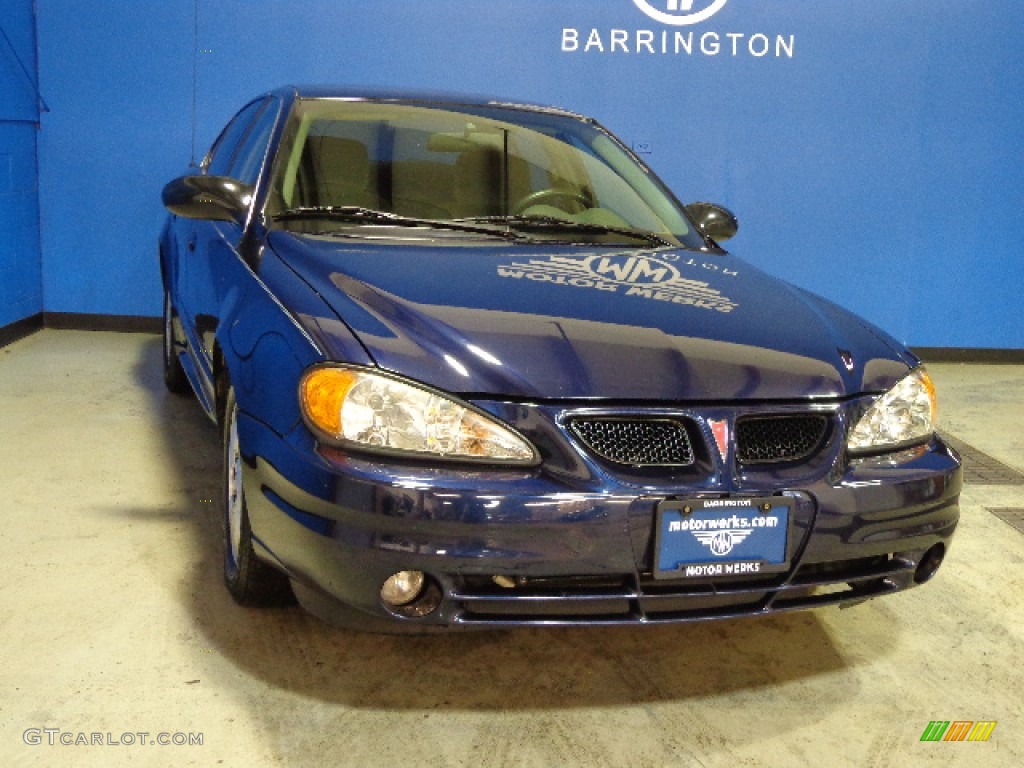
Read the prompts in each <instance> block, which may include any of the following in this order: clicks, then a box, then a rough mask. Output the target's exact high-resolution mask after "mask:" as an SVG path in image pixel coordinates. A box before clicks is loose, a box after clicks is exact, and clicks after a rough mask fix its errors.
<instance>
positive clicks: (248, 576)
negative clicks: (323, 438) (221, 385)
mask: <svg viewBox="0 0 1024 768" xmlns="http://www.w3.org/2000/svg"><path fill="white" fill-rule="evenodd" d="M223 437H224V470H223V473H222V474H223V477H222V482H221V494H220V500H221V504H220V506H221V511H222V512H223V533H224V584H225V585H226V586H227V588H228V592H230V593H231V596H232V597H233V598H234V599H235V602H236V603H238V604H239V605H247V606H269V605H287V604H289V603H292V602H294V599H295V598H294V596H293V595H292V590H291V584H290V583H289V581H288V578H287V577H286V576H285V575H284V574H283V573H281V572H280V571H278V570H276V569H275V568H273V567H272V566H270V565H268V564H267V563H265V562H263V561H262V560H260V559H259V558H258V557H257V556H256V553H255V551H254V550H253V545H252V528H251V527H250V525H249V511H248V508H247V505H246V503H245V490H244V488H243V485H242V473H243V472H244V470H245V465H244V462H243V461H242V452H241V450H240V448H239V444H238V405H237V404H236V403H235V392H234V390H233V389H229V390H228V394H227V402H226V404H225V407H224V433H223Z"/></svg>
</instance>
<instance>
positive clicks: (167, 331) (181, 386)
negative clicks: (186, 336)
mask: <svg viewBox="0 0 1024 768" xmlns="http://www.w3.org/2000/svg"><path fill="white" fill-rule="evenodd" d="M163 336H164V384H165V385H166V386H167V389H168V391H170V392H173V393H174V394H176V395H184V394H187V393H189V392H191V391H192V386H191V385H190V384H189V381H188V376H186V375H185V369H184V368H182V367H181V360H180V359H179V358H178V349H179V348H181V347H183V346H184V342H182V340H181V333H180V331H179V321H178V313H177V312H175V311H174V307H173V306H171V295H170V293H168V292H167V291H164V332H163Z"/></svg>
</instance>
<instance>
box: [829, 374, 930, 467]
mask: <svg viewBox="0 0 1024 768" xmlns="http://www.w3.org/2000/svg"><path fill="white" fill-rule="evenodd" d="M936 410H937V409H936V402H935V385H934V384H932V380H931V377H930V376H929V375H928V373H927V371H925V369H924V368H915V369H914V370H913V371H911V372H910V374H909V375H907V376H905V377H904V378H902V379H901V380H900V381H899V383H897V384H896V386H894V387H893V388H892V389H890V390H889V391H888V392H886V393H885V394H884V395H882V396H881V397H879V398H878V399H877V400H875V402H874V403H873V404H872V405H871V407H870V408H868V410H867V412H866V413H865V414H864V415H863V416H861V417H860V419H859V420H858V421H857V424H856V426H854V428H853V429H852V430H851V431H850V436H849V438H848V439H847V447H848V448H849V450H850V452H851V453H879V452H882V451H888V450H894V449H896V448H902V447H905V446H908V445H912V444H913V443H920V442H924V441H925V440H927V439H928V438H929V437H931V435H932V434H933V433H934V432H935V426H936Z"/></svg>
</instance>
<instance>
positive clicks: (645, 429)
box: [569, 417, 694, 467]
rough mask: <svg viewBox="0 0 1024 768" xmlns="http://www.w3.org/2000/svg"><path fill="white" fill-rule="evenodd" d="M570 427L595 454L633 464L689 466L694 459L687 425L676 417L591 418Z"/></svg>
mask: <svg viewBox="0 0 1024 768" xmlns="http://www.w3.org/2000/svg"><path fill="white" fill-rule="evenodd" d="M569 428H570V429H571V430H572V432H573V434H575V435H576V437H578V438H579V439H580V440H581V441H582V442H583V444H584V445H585V446H586V447H587V448H588V449H589V450H590V451H592V452H593V453H595V454H597V455H598V456H600V457H601V458H604V459H607V460H608V461H612V462H615V463H616V464H628V465H630V466H634V467H688V466H690V465H691V464H693V462H694V454H693V444H692V443H691V442H690V435H689V432H688V431H687V429H686V425H685V424H684V423H683V422H681V421H677V420H675V419H649V418H645V419H638V418H622V417H588V418H582V419H574V420H573V421H572V422H571V423H570V425H569Z"/></svg>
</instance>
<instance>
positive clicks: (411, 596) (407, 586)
mask: <svg viewBox="0 0 1024 768" xmlns="http://www.w3.org/2000/svg"><path fill="white" fill-rule="evenodd" d="M425 583H426V577H425V576H424V575H423V571H399V572H398V573H396V574H394V575H393V576H391V577H390V578H388V580H387V581H385V582H384V586H382V587H381V588H380V596H381V599H382V600H383V601H384V602H385V603H387V604H388V605H390V606H391V607H392V608H397V607H399V606H401V605H408V604H409V603H411V602H412V601H413V600H415V599H416V598H417V597H419V596H420V593H421V592H423V585H424V584H425Z"/></svg>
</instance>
